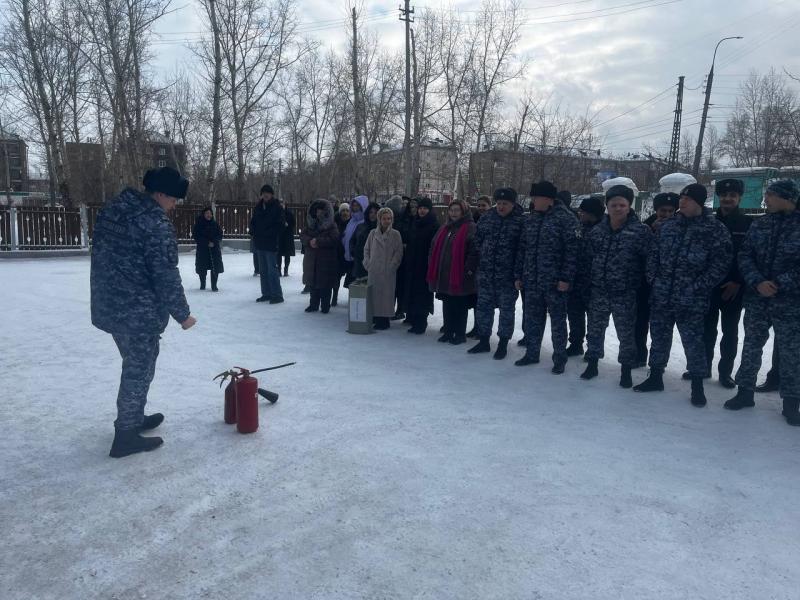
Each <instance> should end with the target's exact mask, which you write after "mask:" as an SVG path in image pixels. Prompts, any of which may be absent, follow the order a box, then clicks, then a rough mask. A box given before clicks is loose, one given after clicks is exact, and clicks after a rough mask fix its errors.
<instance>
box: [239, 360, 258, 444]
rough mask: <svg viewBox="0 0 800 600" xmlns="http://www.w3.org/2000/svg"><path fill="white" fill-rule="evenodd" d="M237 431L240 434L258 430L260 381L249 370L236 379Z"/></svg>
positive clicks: (244, 370) (245, 370) (243, 371)
mask: <svg viewBox="0 0 800 600" xmlns="http://www.w3.org/2000/svg"><path fill="white" fill-rule="evenodd" d="M236 429H237V430H238V431H239V433H253V432H254V431H257V430H258V379H256V378H255V377H250V372H249V371H248V370H247V369H242V374H241V376H240V377H239V378H237V379H236Z"/></svg>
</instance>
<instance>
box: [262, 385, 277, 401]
mask: <svg viewBox="0 0 800 600" xmlns="http://www.w3.org/2000/svg"><path fill="white" fill-rule="evenodd" d="M258 393H259V394H260V395H261V396H263V397H264V398H266V399H267V400H269V401H270V402H271V403H272V404H275V403H276V402H277V401H278V394H276V393H275V392H270V391H269V390H265V389H264V388H258Z"/></svg>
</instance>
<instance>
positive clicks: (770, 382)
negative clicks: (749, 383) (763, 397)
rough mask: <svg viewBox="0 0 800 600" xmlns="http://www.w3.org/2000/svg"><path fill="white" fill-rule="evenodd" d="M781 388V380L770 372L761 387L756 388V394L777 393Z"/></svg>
mask: <svg viewBox="0 0 800 600" xmlns="http://www.w3.org/2000/svg"><path fill="white" fill-rule="evenodd" d="M780 387H781V378H780V377H779V376H778V375H777V374H776V373H774V372H773V371H770V372H769V373H767V379H766V380H765V381H764V383H762V384H761V385H758V386H756V392H758V393H759V394H767V393H769V392H777V391H778V390H779V389H780Z"/></svg>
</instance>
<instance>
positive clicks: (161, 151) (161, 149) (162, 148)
mask: <svg viewBox="0 0 800 600" xmlns="http://www.w3.org/2000/svg"><path fill="white" fill-rule="evenodd" d="M158 154H159V155H160V156H166V155H167V149H166V148H164V146H161V148H159V149H158Z"/></svg>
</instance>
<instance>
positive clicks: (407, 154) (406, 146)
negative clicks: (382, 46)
mask: <svg viewBox="0 0 800 600" xmlns="http://www.w3.org/2000/svg"><path fill="white" fill-rule="evenodd" d="M398 10H399V11H400V20H401V21H404V22H405V24H406V135H405V139H404V140H403V160H404V161H405V169H404V172H405V185H404V188H405V194H406V196H411V195H412V192H413V190H412V189H411V183H412V177H413V176H412V170H411V166H412V165H411V23H413V22H414V18H413V17H412V16H411V15H413V14H414V9H413V8H411V6H410V0H405V8H403V7H402V6H401V7H399V8H398Z"/></svg>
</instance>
